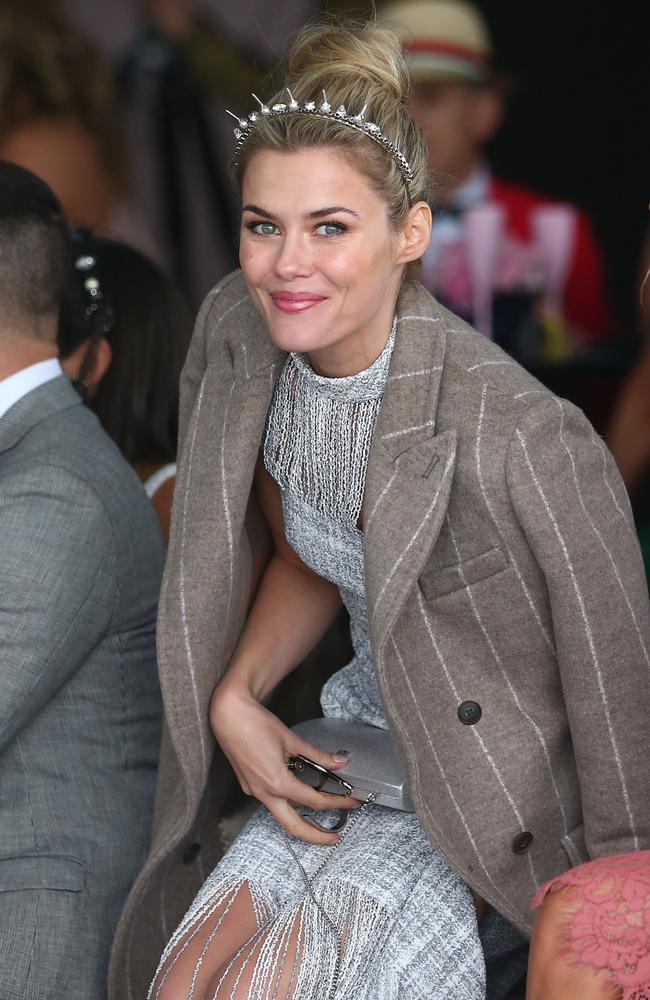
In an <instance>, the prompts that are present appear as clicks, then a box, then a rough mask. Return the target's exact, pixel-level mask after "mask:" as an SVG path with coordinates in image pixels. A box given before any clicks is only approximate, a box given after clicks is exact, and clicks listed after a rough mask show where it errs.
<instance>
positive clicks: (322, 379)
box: [290, 320, 397, 402]
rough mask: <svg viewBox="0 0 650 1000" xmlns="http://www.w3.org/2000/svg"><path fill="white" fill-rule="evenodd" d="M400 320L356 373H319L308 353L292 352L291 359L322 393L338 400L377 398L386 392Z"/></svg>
mask: <svg viewBox="0 0 650 1000" xmlns="http://www.w3.org/2000/svg"><path fill="white" fill-rule="evenodd" d="M396 332H397V321H396V320H393V326H392V328H391V331H390V336H389V338H388V340H387V341H386V346H385V347H384V349H383V351H382V352H381V354H380V355H379V357H378V358H376V360H375V361H373V363H372V364H371V365H370V366H369V367H368V368H364V369H363V371H360V372H358V373H357V374H356V375H343V376H341V377H340V378H332V377H330V376H327V375H318V374H317V373H316V372H315V371H314V369H313V368H312V366H311V363H310V361H309V357H308V355H307V354H299V353H297V352H293V351H292V352H291V354H290V358H291V361H292V362H293V364H294V365H295V368H296V370H297V372H298V374H299V375H300V376H302V378H303V379H304V380H305V381H306V382H307V383H309V384H310V385H311V386H313V388H314V390H315V391H316V392H317V393H318V395H319V396H326V397H328V398H330V399H338V400H340V401H342V402H360V401H362V400H364V399H377V398H378V397H380V396H382V395H383V392H384V389H385V388H386V381H387V379H388V369H389V367H390V359H391V357H392V354H393V348H394V346H395V335H396Z"/></svg>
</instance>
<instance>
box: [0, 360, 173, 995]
mask: <svg viewBox="0 0 650 1000" xmlns="http://www.w3.org/2000/svg"><path fill="white" fill-rule="evenodd" d="M163 559H164V546H163V542H162V537H161V533H160V530H159V528H158V524H157V522H156V519H155V515H154V513H153V510H152V508H151V505H150V503H149V501H148V500H147V497H146V495H145V493H144V491H143V489H142V487H141V485H140V483H139V482H138V480H137V477H136V476H135V475H134V473H133V472H132V470H131V469H130V467H129V466H128V465H127V463H126V462H125V461H124V459H123V458H122V456H121V455H120V453H119V452H118V450H117V448H116V447H115V446H114V445H113V443H112V442H111V441H110V440H109V438H108V437H107V435H106V434H105V433H104V431H103V430H102V428H101V427H100V425H99V423H98V421H97V419H96V418H95V416H94V415H93V414H92V413H90V411H89V410H87V409H85V408H84V407H83V406H81V405H80V399H79V397H78V396H77V394H76V393H75V391H74V390H73V388H72V387H71V385H70V383H69V381H68V379H67V378H65V377H64V376H61V377H59V378H57V379H54V380H52V381H51V382H48V383H46V384H45V385H42V386H40V387H39V388H37V389H35V390H34V391H33V392H31V393H29V394H28V395H27V396H25V397H24V398H23V399H22V400H20V401H19V402H18V403H16V404H15V405H14V406H13V407H12V408H11V409H10V410H9V411H8V412H7V413H6V414H5V415H4V416H3V417H2V418H0V996H1V997H2V1000H101V998H102V997H103V996H105V991H106V986H105V984H106V967H107V962H108V954H109V949H110V942H111V938H112V934H113V930H114V927H115V924H116V922H117V918H118V916H119V912H120V909H121V906H122V903H123V901H124V898H125V896H126V893H127V892H128V889H129V887H130V885H131V882H132V881H133V879H134V878H135V875H136V874H137V872H138V869H139V868H140V867H141V865H142V862H143V860H144V857H145V855H146V851H147V848H148V845H149V839H150V823H151V816H152V812H153V792H154V785H155V774H156V767H157V758H158V749H159V736H160V716H161V703H160V691H159V688H158V682H157V674H156V658H155V639H154V626H155V614H156V605H157V600H158V592H159V585H160V580H161V576H162V567H163Z"/></svg>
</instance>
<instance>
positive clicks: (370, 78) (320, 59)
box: [286, 19, 409, 104]
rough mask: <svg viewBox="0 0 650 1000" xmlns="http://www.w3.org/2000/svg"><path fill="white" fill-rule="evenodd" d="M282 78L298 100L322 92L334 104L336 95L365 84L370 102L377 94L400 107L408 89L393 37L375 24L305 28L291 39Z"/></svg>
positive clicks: (334, 23) (331, 23)
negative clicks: (284, 77) (389, 99)
mask: <svg viewBox="0 0 650 1000" xmlns="http://www.w3.org/2000/svg"><path fill="white" fill-rule="evenodd" d="M286 74H287V79H288V80H289V81H290V82H291V83H293V84H294V85H295V86H296V87H297V88H299V92H300V94H301V95H302V97H303V99H304V98H306V97H307V96H314V95H317V94H318V93H319V92H320V91H321V90H323V89H325V90H326V91H327V93H328V97H329V96H330V93H331V95H332V98H334V99H335V100H336V101H337V103H338V101H339V98H338V97H337V95H344V94H345V93H346V92H347V93H350V95H352V94H354V95H356V94H358V92H359V89H360V85H364V84H365V86H366V88H367V90H368V93H369V96H370V97H371V98H372V97H373V96H374V95H377V96H378V92H379V93H381V92H382V91H383V93H382V97H390V98H392V99H393V100H394V101H396V102H397V103H398V104H404V103H405V101H406V97H407V95H408V91H409V78H408V71H407V69H406V65H405V62H404V59H403V57H402V50H401V44H400V38H399V35H398V33H397V32H396V30H395V29H394V28H393V27H389V26H388V25H380V24H377V23H376V22H375V21H368V22H361V23H356V22H351V21H344V22H341V21H340V20H338V21H335V20H332V21H323V20H322V19H320V20H319V21H318V23H316V24H312V25H307V27H305V28H303V29H302V30H301V31H300V32H298V34H297V35H296V36H295V38H294V41H293V43H292V45H291V48H290V50H289V53H288V57H287V62H286Z"/></svg>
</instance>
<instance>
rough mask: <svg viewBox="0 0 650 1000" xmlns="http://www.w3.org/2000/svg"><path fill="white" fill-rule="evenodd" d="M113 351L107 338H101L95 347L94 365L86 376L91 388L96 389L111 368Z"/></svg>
mask: <svg viewBox="0 0 650 1000" xmlns="http://www.w3.org/2000/svg"><path fill="white" fill-rule="evenodd" d="M112 360H113V349H112V348H111V345H110V344H109V342H108V340H107V339H106V337H100V339H99V340H98V341H97V343H96V346H95V352H94V357H93V364H92V367H91V369H90V371H89V372H88V375H87V376H86V377H87V379H88V382H89V383H90V385H91V387H92V388H93V389H94V388H96V387H97V386H98V385H99V383H100V382H101V380H102V379H103V378H104V375H105V374H106V372H107V371H108V369H109V368H110V367H111V361H112Z"/></svg>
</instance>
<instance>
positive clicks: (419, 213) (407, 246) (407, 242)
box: [397, 201, 431, 264]
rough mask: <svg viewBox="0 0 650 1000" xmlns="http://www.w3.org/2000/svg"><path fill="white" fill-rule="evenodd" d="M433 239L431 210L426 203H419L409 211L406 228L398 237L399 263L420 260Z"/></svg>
mask: <svg viewBox="0 0 650 1000" xmlns="http://www.w3.org/2000/svg"><path fill="white" fill-rule="evenodd" d="M430 239H431V209H430V208H429V206H428V205H427V203H426V201H418V202H416V203H415V205H413V207H412V208H411V209H410V210H409V214H408V216H407V218H406V223H405V225H404V228H403V229H402V231H401V232H400V234H399V237H398V253H397V263H398V264H408V263H409V261H412V260H419V258H420V257H421V256H422V254H423V253H424V252H425V250H426V248H427V247H428V246H429V240H430Z"/></svg>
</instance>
